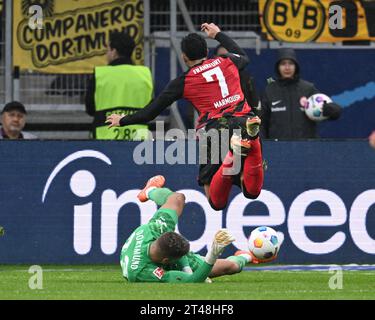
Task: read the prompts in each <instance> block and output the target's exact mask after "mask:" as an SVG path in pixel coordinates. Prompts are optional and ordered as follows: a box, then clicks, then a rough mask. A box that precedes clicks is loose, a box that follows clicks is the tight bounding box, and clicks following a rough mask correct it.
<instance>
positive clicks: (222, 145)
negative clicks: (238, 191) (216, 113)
mask: <svg viewBox="0 0 375 320" xmlns="http://www.w3.org/2000/svg"><path fill="white" fill-rule="evenodd" d="M249 116H252V115H249ZM247 119H248V116H246V117H222V118H219V119H214V120H212V121H210V122H209V123H207V125H206V126H205V128H204V129H201V130H204V131H201V132H200V134H199V135H202V134H206V133H207V132H209V130H210V129H216V130H218V131H219V134H218V137H219V141H217V139H215V140H213V139H211V137H210V135H208V136H207V139H200V150H199V151H200V157H199V158H200V165H199V175H198V184H199V185H200V186H203V185H209V184H210V183H211V180H212V178H213V176H214V175H215V173H216V172H217V170H219V168H220V166H221V164H222V160H223V159H224V157H225V155H226V154H227V153H228V151H229V150H230V138H231V137H232V135H233V132H236V131H235V129H236V130H239V131H238V132H236V133H239V132H240V133H241V137H242V138H243V139H250V137H249V135H248V134H247V131H246V120H247ZM223 129H227V134H220V132H222V130H223ZM223 139H224V141H223ZM202 141H207V145H206V146H203V144H202V143H201V142H202ZM206 148H207V149H206ZM205 150H207V156H206V157H202V156H204V154H202V152H204V151H205ZM206 160H207V161H206ZM217 160H218V161H217ZM242 165H243V163H242V164H241V166H242ZM241 172H242V167H241ZM240 175H241V173H239V174H238V175H236V176H235V177H234V180H233V184H235V185H237V186H239V187H241V182H240Z"/></svg>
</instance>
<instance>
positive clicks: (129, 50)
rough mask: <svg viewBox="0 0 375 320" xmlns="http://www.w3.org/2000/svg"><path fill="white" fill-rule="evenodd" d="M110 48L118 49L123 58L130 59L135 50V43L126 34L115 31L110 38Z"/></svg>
mask: <svg viewBox="0 0 375 320" xmlns="http://www.w3.org/2000/svg"><path fill="white" fill-rule="evenodd" d="M109 46H110V47H111V48H112V49H116V50H117V52H118V54H119V55H120V56H121V57H127V58H130V57H131V55H132V54H133V51H134V49H135V41H134V39H133V38H132V37H131V36H129V35H128V34H127V33H125V32H119V31H114V32H112V33H111V34H110V36H109Z"/></svg>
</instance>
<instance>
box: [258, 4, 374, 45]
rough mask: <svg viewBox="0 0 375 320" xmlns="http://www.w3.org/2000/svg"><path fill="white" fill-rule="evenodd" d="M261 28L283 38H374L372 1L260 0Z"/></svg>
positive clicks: (312, 39)
mask: <svg viewBox="0 0 375 320" xmlns="http://www.w3.org/2000/svg"><path fill="white" fill-rule="evenodd" d="M259 13H260V20H261V25H262V32H264V33H266V34H267V39H268V40H276V41H285V42H338V41H359V40H370V41H375V2H373V1H367V0H357V1H347V0H346V1H343V0H341V1H337V0H336V1H329V0H259Z"/></svg>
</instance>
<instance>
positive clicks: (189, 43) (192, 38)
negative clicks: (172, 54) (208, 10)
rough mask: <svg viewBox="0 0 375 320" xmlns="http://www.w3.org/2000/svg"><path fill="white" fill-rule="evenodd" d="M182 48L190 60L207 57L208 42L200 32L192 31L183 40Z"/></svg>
mask: <svg viewBox="0 0 375 320" xmlns="http://www.w3.org/2000/svg"><path fill="white" fill-rule="evenodd" d="M181 50H182V52H183V53H185V55H186V56H187V57H188V58H189V59H190V60H198V59H203V58H206V57H207V42H206V40H205V39H204V38H203V37H202V36H200V35H199V34H198V33H190V34H188V35H187V36H186V37H184V38H183V39H182V41H181Z"/></svg>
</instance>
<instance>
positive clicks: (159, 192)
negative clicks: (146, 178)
mask: <svg viewBox="0 0 375 320" xmlns="http://www.w3.org/2000/svg"><path fill="white" fill-rule="evenodd" d="M171 194H173V191H171V190H170V189H168V188H156V187H150V188H148V189H147V190H146V195H147V198H148V199H150V200H152V201H154V202H155V203H156V204H157V205H158V206H162V205H163V204H164V203H166V202H167V199H168V198H169V196H170V195H171Z"/></svg>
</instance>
